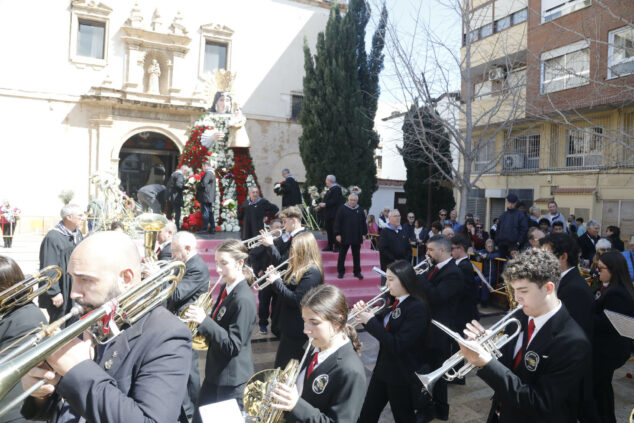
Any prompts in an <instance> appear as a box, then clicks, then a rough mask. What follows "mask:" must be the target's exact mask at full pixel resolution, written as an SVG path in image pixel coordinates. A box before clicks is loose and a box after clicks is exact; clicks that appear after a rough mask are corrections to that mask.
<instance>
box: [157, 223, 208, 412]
mask: <svg viewBox="0 0 634 423" xmlns="http://www.w3.org/2000/svg"><path fill="white" fill-rule="evenodd" d="M172 257H173V258H174V260H179V261H182V262H183V263H185V267H186V268H185V275H184V276H183V279H181V281H180V283H179V284H178V285H177V286H176V289H175V290H174V293H173V294H172V296H171V297H170V298H169V299H168V300H167V306H166V307H167V309H168V310H169V311H171V312H172V313H174V315H176V316H180V315H181V313H182V312H183V310H185V308H186V307H187V306H188V305H190V304H191V303H193V302H194V301H196V300H197V299H198V297H200V296H201V295H202V294H204V293H205V292H207V290H208V289H209V268H208V267H207V264H206V263H205V262H204V261H203V259H202V257H200V255H199V254H198V251H197V250H196V237H195V236H194V235H193V234H191V233H190V232H177V233H176V234H175V235H174V237H173V238H172ZM199 391H200V372H199V371H198V351H196V350H192V366H191V369H190V372H189V380H188V381H187V395H186V396H185V400H184V402H183V409H184V412H185V415H186V417H187V419H189V420H191V419H192V418H193V417H194V411H195V409H196V403H197V402H198V393H199Z"/></svg>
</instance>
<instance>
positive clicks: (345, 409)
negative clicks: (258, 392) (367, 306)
mask: <svg viewBox="0 0 634 423" xmlns="http://www.w3.org/2000/svg"><path fill="white" fill-rule="evenodd" d="M301 308H302V318H303V320H304V333H305V334H306V335H307V336H309V337H310V338H311V339H312V345H311V346H312V347H313V348H314V352H313V353H312V354H310V355H308V356H307V359H306V361H305V363H304V366H303V367H302V369H301V370H300V373H299V376H298V379H297V386H287V385H283V384H282V385H278V386H277V388H276V389H275V390H274V391H273V398H274V400H275V401H276V403H274V405H273V407H275V408H278V409H280V410H284V411H288V413H287V415H286V421H287V422H290V423H293V422H316V421H319V422H337V423H356V421H357V419H358V418H359V413H360V412H361V404H362V402H363V395H364V392H365V370H364V369H363V364H362V363H361V360H360V359H359V355H360V354H361V343H360V342H359V338H358V337H357V332H356V331H355V329H354V328H353V327H352V326H350V325H349V324H347V322H348V303H347V301H346V297H345V296H344V295H343V292H342V291H341V290H340V289H339V288H337V287H336V286H334V285H320V286H317V287H315V288H313V289H311V290H310V291H308V293H307V294H306V295H305V296H304V298H303V299H302V302H301ZM311 346H309V347H308V348H311Z"/></svg>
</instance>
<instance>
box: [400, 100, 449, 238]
mask: <svg viewBox="0 0 634 423" xmlns="http://www.w3.org/2000/svg"><path fill="white" fill-rule="evenodd" d="M435 115H436V112H435V111H434V110H432V109H429V108H427V107H418V106H416V105H412V106H411V107H410V109H409V111H408V112H407V113H406V114H405V116H404V119H403V148H401V150H400V152H401V155H402V156H403V162H404V163H405V168H406V170H407V180H406V181H405V185H404V186H403V188H404V189H405V195H406V196H407V208H408V210H409V211H412V212H414V214H415V215H416V217H417V218H418V219H421V222H423V223H424V225H425V226H426V227H429V225H430V224H431V222H433V221H434V220H436V219H437V218H438V210H440V209H446V210H451V209H453V208H454V206H455V205H456V202H455V200H454V197H453V191H452V189H451V188H450V184H449V182H448V181H447V180H446V179H442V178H441V177H439V175H440V172H439V171H438V166H445V167H448V165H447V164H446V162H445V161H444V160H438V159H435V158H433V157H432V158H431V159H430V158H429V157H428V156H427V155H426V154H424V153H423V152H422V151H421V148H420V141H419V140H420V137H426V138H427V139H428V140H429V142H430V143H431V144H432V145H434V146H435V148H434V151H435V152H437V154H438V155H442V156H444V157H447V158H449V160H450V161H451V152H450V150H449V135H448V134H447V132H446V131H445V129H444V127H443V126H442V125H441V124H440V123H439V121H438V119H436V118H435ZM421 123H422V125H421ZM446 171H447V172H448V171H449V169H446Z"/></svg>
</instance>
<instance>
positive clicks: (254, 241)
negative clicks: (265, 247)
mask: <svg viewBox="0 0 634 423" xmlns="http://www.w3.org/2000/svg"><path fill="white" fill-rule="evenodd" d="M283 233H284V230H282V229H273V230H272V231H264V233H263V234H260V235H257V236H254V237H253V238H249V239H245V240H244V241H242V243H243V244H246V246H247V250H252V249H254V248H255V247H259V246H260V245H262V240H263V239H264V237H266V236H269V235H270V236H272V237H273V238H279V237H281V236H282V234H283ZM275 234H277V235H275Z"/></svg>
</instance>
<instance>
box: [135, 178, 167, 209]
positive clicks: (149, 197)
mask: <svg viewBox="0 0 634 423" xmlns="http://www.w3.org/2000/svg"><path fill="white" fill-rule="evenodd" d="M166 192H167V188H165V185H161V184H150V185H145V186H143V187H141V188H139V190H138V191H137V193H136V197H137V199H138V200H139V203H141V205H142V206H143V209H144V210H152V212H153V213H162V212H163V207H164V206H165V198H166Z"/></svg>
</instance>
